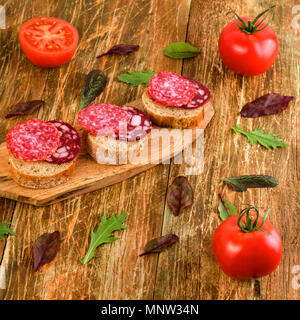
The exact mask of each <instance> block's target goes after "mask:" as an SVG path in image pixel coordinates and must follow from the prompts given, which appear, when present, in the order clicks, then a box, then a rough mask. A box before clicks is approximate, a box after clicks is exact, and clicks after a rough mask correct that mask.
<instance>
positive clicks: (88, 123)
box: [78, 103, 130, 136]
mask: <svg viewBox="0 0 300 320" xmlns="http://www.w3.org/2000/svg"><path fill="white" fill-rule="evenodd" d="M129 119H130V116H129V114H128V113H127V112H126V111H125V110H123V109H122V108H120V107H118V106H116V105H114V104H109V103H107V104H92V105H90V106H88V107H86V108H84V109H82V110H81V111H79V113H78V122H79V124H80V126H81V127H82V128H83V129H85V130H87V131H89V132H90V133H92V134H93V135H95V136H97V135H113V134H115V133H118V132H119V129H120V127H122V126H123V127H125V128H126V126H127V123H128V121H129Z"/></svg>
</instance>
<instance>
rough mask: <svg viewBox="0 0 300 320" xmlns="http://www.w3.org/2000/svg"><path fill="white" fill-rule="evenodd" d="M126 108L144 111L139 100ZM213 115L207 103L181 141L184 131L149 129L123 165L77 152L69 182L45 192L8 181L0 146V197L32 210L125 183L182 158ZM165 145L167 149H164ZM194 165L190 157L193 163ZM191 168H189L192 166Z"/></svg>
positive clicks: (1, 146)
mask: <svg viewBox="0 0 300 320" xmlns="http://www.w3.org/2000/svg"><path fill="white" fill-rule="evenodd" d="M129 105H131V106H133V107H136V108H139V109H140V110H142V111H144V107H143V102H142V100H141V99H139V100H136V101H133V102H130V103H129ZM213 115H214V108H213V106H212V104H211V103H210V102H208V103H207V104H205V106H204V118H203V120H202V121H201V123H199V125H198V127H197V128H194V129H191V130H190V136H191V137H190V139H187V138H186V139H185V138H184V137H185V133H184V130H179V129H172V128H168V129H166V128H160V127H157V126H155V125H153V130H152V131H151V133H150V134H149V136H148V137H147V138H146V139H147V140H146V141H145V145H144V148H143V150H142V151H141V152H140V153H139V154H138V155H137V157H135V158H134V157H133V158H132V159H131V160H130V162H129V163H127V164H124V165H119V166H116V165H100V164H97V163H96V161H95V160H94V159H93V158H92V157H91V156H90V155H89V154H88V153H87V152H84V151H83V152H80V155H79V157H78V160H77V162H76V169H75V171H74V173H73V174H72V176H71V177H70V178H69V180H68V181H67V182H66V183H64V184H61V185H59V186H56V187H54V188H49V189H35V190H33V189H29V188H24V187H22V186H20V185H18V184H17V183H16V182H15V181H14V180H13V179H12V178H11V176H10V174H9V164H8V160H7V159H8V157H9V155H8V150H7V148H6V143H5V142H4V143H2V144H1V145H0V196H1V197H4V198H8V199H12V200H17V201H20V202H25V203H29V204H33V205H35V206H47V205H49V204H52V203H55V202H60V201H63V200H65V199H69V198H73V197H75V196H78V195H81V194H84V193H87V192H92V191H95V190H99V189H101V188H104V187H107V186H110V185H112V184H115V183H118V182H121V181H123V180H126V179H129V178H131V177H134V176H135V175H137V174H139V173H141V172H143V171H146V170H149V169H150V168H152V167H154V166H156V165H158V164H160V163H165V162H166V161H170V159H171V158H173V157H174V156H176V155H178V154H182V153H183V150H185V149H186V148H192V143H193V142H194V141H195V140H196V139H201V137H202V136H203V130H204V129H205V128H206V126H207V125H208V123H209V122H210V120H211V119H212V117H213ZM154 131H155V133H154ZM171 136H172V137H173V138H172V139H171V138H170V137H171ZM186 136H187V134H186ZM83 141H85V139H83ZM168 142H169V143H168ZM166 143H168V144H169V145H166ZM116 160H117V159H116ZM197 161H198V159H197ZM197 161H196V157H194V162H197ZM194 166H195V164H194ZM191 167H192V168H193V164H192V163H191Z"/></svg>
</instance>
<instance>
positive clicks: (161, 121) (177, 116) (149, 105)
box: [142, 90, 209, 129]
mask: <svg viewBox="0 0 300 320" xmlns="http://www.w3.org/2000/svg"><path fill="white" fill-rule="evenodd" d="M142 100H143V103H144V107H145V111H146V113H147V114H148V116H149V117H150V119H151V120H152V122H154V123H155V124H157V125H158V126H160V127H171V128H179V129H187V128H194V127H197V126H198V125H199V124H200V122H201V121H202V120H203V117H204V108H203V106H202V107H200V108H197V109H183V108H179V107H167V106H164V105H162V104H160V103H157V102H155V101H154V100H153V99H152V98H151V97H150V96H149V95H148V92H147V90H146V91H145V92H144V94H143V96H142ZM208 103H209V102H208Z"/></svg>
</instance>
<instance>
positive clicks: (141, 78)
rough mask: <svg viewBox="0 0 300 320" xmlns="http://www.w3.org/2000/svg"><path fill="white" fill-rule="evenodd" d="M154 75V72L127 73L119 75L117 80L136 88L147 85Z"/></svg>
mask: <svg viewBox="0 0 300 320" xmlns="http://www.w3.org/2000/svg"><path fill="white" fill-rule="evenodd" d="M155 74H156V72H154V71H141V72H136V71H128V72H127V73H123V74H120V75H119V76H118V79H119V80H120V81H122V82H126V83H129V84H131V85H132V86H134V87H136V86H138V85H140V84H142V83H143V84H145V85H148V82H149V80H150V79H151V77H153V76H154V75H155Z"/></svg>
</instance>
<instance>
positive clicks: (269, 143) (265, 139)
mask: <svg viewBox="0 0 300 320" xmlns="http://www.w3.org/2000/svg"><path fill="white" fill-rule="evenodd" d="M232 130H233V131H234V132H235V133H241V134H243V135H245V136H246V137H247V138H248V142H249V143H250V144H251V145H252V146H254V144H255V143H256V142H258V143H259V144H261V145H262V146H264V147H265V148H267V149H270V148H273V149H277V147H287V146H289V144H287V143H285V142H284V141H282V140H281V139H279V138H277V136H278V134H273V133H264V132H263V130H262V129H256V130H254V131H251V132H247V131H244V130H243V129H242V128H240V127H239V126H234V127H232Z"/></svg>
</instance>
